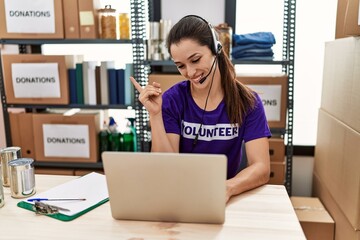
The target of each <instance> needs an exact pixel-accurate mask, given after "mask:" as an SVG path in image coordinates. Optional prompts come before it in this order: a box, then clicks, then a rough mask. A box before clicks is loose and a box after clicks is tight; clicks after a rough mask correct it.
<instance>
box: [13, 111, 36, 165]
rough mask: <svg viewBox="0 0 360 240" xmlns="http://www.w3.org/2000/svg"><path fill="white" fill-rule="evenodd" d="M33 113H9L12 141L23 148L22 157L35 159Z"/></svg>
mask: <svg viewBox="0 0 360 240" xmlns="http://www.w3.org/2000/svg"><path fill="white" fill-rule="evenodd" d="M32 115H33V114H32V113H24V112H22V113H12V112H9V120H10V131H11V141H12V145H13V146H18V147H20V148H21V155H22V157H26V158H33V159H35V144H34V132H33V120H32V119H33V118H32Z"/></svg>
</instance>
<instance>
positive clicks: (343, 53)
mask: <svg viewBox="0 0 360 240" xmlns="http://www.w3.org/2000/svg"><path fill="white" fill-rule="evenodd" d="M359 56H360V37H349V38H342V39H337V40H335V41H331V42H327V43H326V45H325V58H324V71H323V83H322V89H323V90H322V95H321V108H322V109H324V110H326V111H327V112H329V113H330V114H331V115H333V116H335V117H336V118H337V119H339V120H340V121H342V122H344V123H345V124H347V125H348V126H349V127H351V128H353V129H355V130H356V131H357V132H360V81H359V79H360V58H359Z"/></svg>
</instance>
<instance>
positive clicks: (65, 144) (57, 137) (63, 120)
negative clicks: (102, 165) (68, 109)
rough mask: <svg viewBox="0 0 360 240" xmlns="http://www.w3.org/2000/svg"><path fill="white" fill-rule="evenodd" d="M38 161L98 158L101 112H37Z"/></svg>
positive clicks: (95, 160) (36, 142)
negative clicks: (64, 113) (66, 114)
mask: <svg viewBox="0 0 360 240" xmlns="http://www.w3.org/2000/svg"><path fill="white" fill-rule="evenodd" d="M33 124H34V138H35V155H36V161H52V162H97V161H98V160H99V154H98V152H99V151H98V146H99V145H98V137H97V136H98V132H99V114H75V115H72V116H64V115H62V114H50V113H49V114H34V115H33Z"/></svg>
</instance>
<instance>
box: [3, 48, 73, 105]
mask: <svg viewBox="0 0 360 240" xmlns="http://www.w3.org/2000/svg"><path fill="white" fill-rule="evenodd" d="M2 60H3V76H4V85H5V94H6V101H7V103H10V104H12V103H13V104H68V103H69V87H68V85H69V84H68V81H67V72H66V66H65V57H64V56H46V55H40V54H22V55H2Z"/></svg>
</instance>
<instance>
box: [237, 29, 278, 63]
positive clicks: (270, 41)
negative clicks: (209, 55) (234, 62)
mask: <svg viewBox="0 0 360 240" xmlns="http://www.w3.org/2000/svg"><path fill="white" fill-rule="evenodd" d="M275 43H276V41H275V37H274V35H273V34H272V33H271V32H255V33H248V34H233V48H232V52H231V56H232V57H233V58H234V59H240V60H272V59H273V57H274V52H273V50H272V46H273V45H274V44H275Z"/></svg>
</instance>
